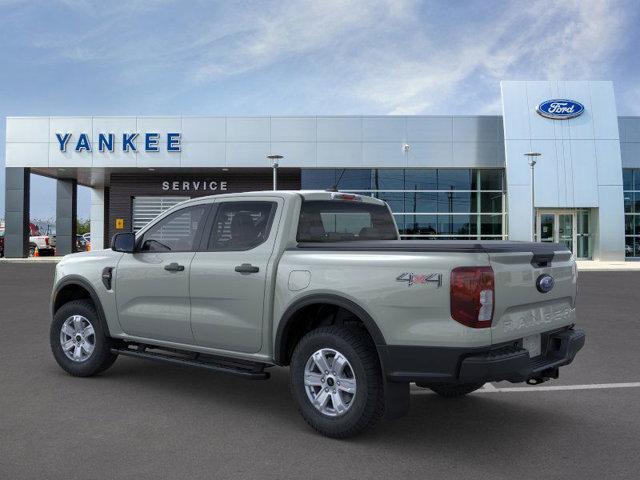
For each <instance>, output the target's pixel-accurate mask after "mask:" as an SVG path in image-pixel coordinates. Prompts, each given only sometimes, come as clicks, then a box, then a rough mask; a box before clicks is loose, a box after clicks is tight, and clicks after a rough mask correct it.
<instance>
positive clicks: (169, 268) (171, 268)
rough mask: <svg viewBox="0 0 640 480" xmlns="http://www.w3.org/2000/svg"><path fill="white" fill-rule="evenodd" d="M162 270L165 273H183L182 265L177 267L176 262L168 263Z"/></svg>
mask: <svg viewBox="0 0 640 480" xmlns="http://www.w3.org/2000/svg"><path fill="white" fill-rule="evenodd" d="M164 269H165V270H166V271H167V272H182V271H184V265H178V264H177V263H176V262H173V263H170V264H169V265H165V266H164Z"/></svg>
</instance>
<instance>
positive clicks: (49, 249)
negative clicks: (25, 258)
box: [29, 223, 56, 257]
mask: <svg viewBox="0 0 640 480" xmlns="http://www.w3.org/2000/svg"><path fill="white" fill-rule="evenodd" d="M36 248H37V249H38V254H39V255H43V256H44V255H55V252H56V241H55V237H54V236H51V235H49V234H45V235H42V234H41V233H40V229H39V228H38V226H37V225H35V224H33V223H30V224H29V256H30V257H33V255H34V254H35V252H36Z"/></svg>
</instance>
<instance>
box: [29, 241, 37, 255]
mask: <svg viewBox="0 0 640 480" xmlns="http://www.w3.org/2000/svg"><path fill="white" fill-rule="evenodd" d="M35 254H36V244H35V243H30V244H29V256H30V257H33V256H34V255H35Z"/></svg>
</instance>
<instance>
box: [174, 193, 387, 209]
mask: <svg viewBox="0 0 640 480" xmlns="http://www.w3.org/2000/svg"><path fill="white" fill-rule="evenodd" d="M255 196H260V197H278V198H282V197H293V196H302V197H303V198H304V200H357V201H360V202H364V203H374V204H377V205H385V202H383V201H382V200H379V199H377V198H373V197H370V196H368V195H360V194H356V193H348V192H331V191H327V190H261V191H255V192H241V193H222V194H218V195H207V196H205V197H196V198H192V199H190V200H186V201H185V202H182V203H181V204H180V205H184V204H186V203H191V202H194V203H195V202H202V200H214V199H225V198H239V197H240V198H242V197H255Z"/></svg>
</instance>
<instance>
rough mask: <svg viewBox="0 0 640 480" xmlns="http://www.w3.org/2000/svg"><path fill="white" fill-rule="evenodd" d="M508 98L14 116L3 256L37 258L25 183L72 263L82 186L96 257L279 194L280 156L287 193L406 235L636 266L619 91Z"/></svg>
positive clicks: (590, 85) (547, 87) (559, 84)
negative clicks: (382, 106)
mask: <svg viewBox="0 0 640 480" xmlns="http://www.w3.org/2000/svg"><path fill="white" fill-rule="evenodd" d="M501 91H502V115H501V116H474V115H468V116H422V115H421V116H249V117H238V116H226V117H225V116H200V117H186V116H185V117H183V116H167V117H124V116H123V117H104V116H77V117H56V116H51V117H10V118H7V129H6V132H7V133H6V135H7V136H6V193H5V195H6V203H5V205H6V214H5V222H6V230H5V254H6V256H8V257H22V256H26V255H27V253H28V248H29V238H28V228H27V227H28V223H29V195H30V175H31V174H36V175H43V176H46V177H50V178H54V179H56V180H57V196H56V197H57V198H56V231H57V250H58V254H66V253H70V252H72V251H73V250H74V249H75V226H76V219H75V217H76V205H77V193H76V192H77V186H78V185H84V186H87V187H89V188H90V189H91V236H92V246H93V248H96V247H99V246H107V244H108V243H109V240H110V238H111V237H112V236H113V234H114V233H116V232H118V231H130V230H134V231H135V230H138V229H140V228H141V227H142V226H143V225H144V224H145V223H147V222H148V221H149V220H151V219H152V218H153V217H154V216H156V215H157V214H159V213H160V212H162V211H163V210H165V209H167V208H170V207H171V206H172V205H175V204H176V203H177V202H180V201H183V200H185V199H187V198H192V197H197V196H203V195H212V194H213V195H215V194H221V193H232V192H241V191H252V190H270V189H271V188H272V175H273V170H272V160H271V159H269V158H267V156H268V155H273V154H277V155H281V156H282V157H283V158H282V159H280V160H279V166H278V169H277V178H278V188H279V189H283V190H284V189H286V190H291V189H294V190H297V189H327V188H331V187H334V186H336V185H337V188H338V189H339V190H341V191H348V192H356V193H358V194H362V195H371V196H374V197H377V198H381V199H383V200H385V201H386V202H388V203H389V205H390V207H391V209H392V211H393V213H394V216H395V219H396V222H397V224H398V229H399V231H400V234H401V235H402V237H403V238H411V239H466V240H469V239H471V240H501V239H510V240H531V239H532V238H535V239H536V240H537V241H557V242H563V243H565V244H567V245H568V246H569V247H570V248H571V249H572V251H573V252H574V253H575V255H576V256H577V257H578V258H579V259H593V260H606V261H615V260H623V259H625V258H627V259H633V258H640V117H619V116H618V115H617V110H616V102H615V96H614V88H613V84H612V83H611V82H608V81H509V82H502V84H501ZM527 154H529V155H527ZM532 154H535V156H534V155H532ZM538 154H539V155H538ZM533 162H535V165H534V166H533V167H532V166H531V164H532V163H533Z"/></svg>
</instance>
